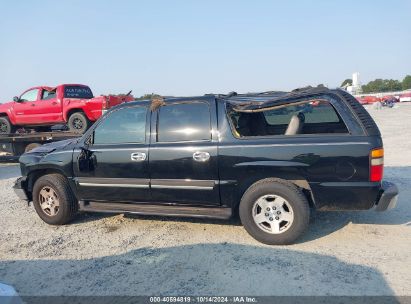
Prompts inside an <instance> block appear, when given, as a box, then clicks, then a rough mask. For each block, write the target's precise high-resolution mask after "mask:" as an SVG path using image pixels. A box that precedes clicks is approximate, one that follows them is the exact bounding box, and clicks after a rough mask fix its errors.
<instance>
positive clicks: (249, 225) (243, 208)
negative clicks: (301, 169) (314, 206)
mask: <svg viewBox="0 0 411 304" xmlns="http://www.w3.org/2000/svg"><path fill="white" fill-rule="evenodd" d="M239 212H240V218H241V222H242V224H243V225H244V228H245V229H246V230H247V232H248V233H249V234H250V235H251V236H252V237H254V238H255V239H256V240H258V241H260V242H262V243H264V244H268V245H285V244H291V243H293V242H294V241H295V240H296V239H297V238H298V237H300V236H301V235H302V234H303V233H304V232H305V231H306V230H307V228H308V224H309V220H310V208H309V204H308V201H307V198H306V197H305V196H304V194H303V193H302V192H301V191H300V190H299V189H298V188H297V187H296V186H295V185H294V184H292V183H289V182H287V181H285V180H281V179H276V178H272V179H265V180H262V181H259V182H257V183H255V184H254V185H252V186H251V187H250V188H249V189H248V190H247V191H246V192H245V194H244V195H243V197H242V199H241V202H240V209H239Z"/></svg>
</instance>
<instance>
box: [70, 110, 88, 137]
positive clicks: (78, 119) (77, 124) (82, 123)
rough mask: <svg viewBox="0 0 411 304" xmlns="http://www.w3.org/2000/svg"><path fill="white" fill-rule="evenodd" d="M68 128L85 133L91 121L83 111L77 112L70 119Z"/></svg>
mask: <svg viewBox="0 0 411 304" xmlns="http://www.w3.org/2000/svg"><path fill="white" fill-rule="evenodd" d="M67 124H68V128H69V130H70V131H71V132H74V133H79V134H83V133H85V132H86V131H87V129H88V128H89V127H90V125H91V123H90V121H89V120H88V118H87V116H86V115H85V114H84V113H82V112H75V113H73V114H71V115H70V117H69V119H68V123H67Z"/></svg>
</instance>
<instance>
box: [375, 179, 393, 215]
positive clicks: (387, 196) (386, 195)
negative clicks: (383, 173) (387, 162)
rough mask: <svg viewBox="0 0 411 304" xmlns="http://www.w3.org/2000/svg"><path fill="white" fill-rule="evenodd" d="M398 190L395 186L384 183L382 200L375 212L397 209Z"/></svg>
mask: <svg viewBox="0 0 411 304" xmlns="http://www.w3.org/2000/svg"><path fill="white" fill-rule="evenodd" d="M398 193H399V191H398V188H397V186H396V185H395V184H393V183H390V182H387V181H383V182H382V184H381V190H380V196H379V197H380V198H379V200H378V202H377V204H376V207H375V211H385V210H389V209H392V208H395V206H396V205H397V201H398Z"/></svg>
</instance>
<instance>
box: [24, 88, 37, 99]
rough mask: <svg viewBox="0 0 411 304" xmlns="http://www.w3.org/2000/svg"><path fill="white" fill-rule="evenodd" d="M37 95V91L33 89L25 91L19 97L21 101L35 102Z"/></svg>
mask: <svg viewBox="0 0 411 304" xmlns="http://www.w3.org/2000/svg"><path fill="white" fill-rule="evenodd" d="M38 93H39V89H33V90H30V91H27V92H25V93H23V95H21V96H20V100H21V101H36V100H37V95H38Z"/></svg>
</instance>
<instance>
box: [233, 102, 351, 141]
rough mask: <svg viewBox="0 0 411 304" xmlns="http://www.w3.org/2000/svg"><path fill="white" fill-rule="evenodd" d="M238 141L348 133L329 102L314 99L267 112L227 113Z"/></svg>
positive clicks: (280, 106)
mask: <svg viewBox="0 0 411 304" xmlns="http://www.w3.org/2000/svg"><path fill="white" fill-rule="evenodd" d="M229 115H230V119H231V124H232V128H233V133H234V134H235V135H236V136H237V137H247V136H270V135H300V134H329V133H348V129H347V127H346V125H345V123H344V122H343V121H342V119H341V118H340V116H339V115H338V113H337V112H336V110H335V109H334V107H333V106H332V105H331V104H330V102H329V101H328V100H325V99H313V100H307V101H298V102H295V103H294V104H286V105H279V106H274V107H270V109H268V110H265V111H264V110H262V111H259V112H253V113H246V112H235V111H231V112H230V113H229Z"/></svg>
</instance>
